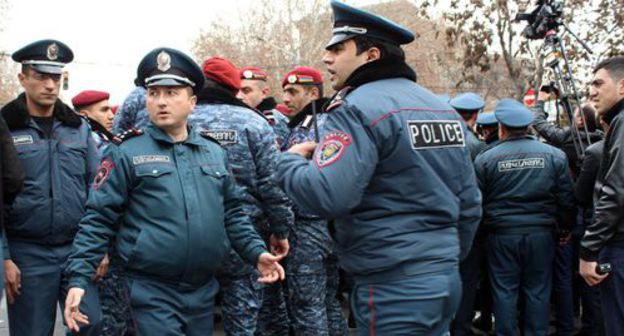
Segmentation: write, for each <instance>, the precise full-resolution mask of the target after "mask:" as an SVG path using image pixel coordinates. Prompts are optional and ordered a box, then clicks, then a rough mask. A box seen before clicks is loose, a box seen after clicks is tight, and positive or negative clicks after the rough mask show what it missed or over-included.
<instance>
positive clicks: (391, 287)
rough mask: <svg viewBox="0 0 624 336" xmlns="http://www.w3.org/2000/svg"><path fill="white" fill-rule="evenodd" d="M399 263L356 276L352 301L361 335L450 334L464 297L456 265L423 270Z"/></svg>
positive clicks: (425, 335) (429, 335) (423, 335)
mask: <svg viewBox="0 0 624 336" xmlns="http://www.w3.org/2000/svg"><path fill="white" fill-rule="evenodd" d="M420 268H421V267H414V266H413V265H409V264H407V265H399V266H396V267H393V269H392V270H390V271H388V272H386V274H376V275H375V276H372V277H371V276H368V277H358V276H355V277H354V279H355V285H354V287H353V289H352V291H351V297H350V303H351V310H352V312H353V316H354V318H355V322H356V324H357V335H359V336H365V335H366V336H374V335H379V336H385V335H393V336H395V335H396V336H402V335H405V336H407V335H410V336H413V335H422V336H441V335H448V334H449V328H450V324H451V320H452V318H453V315H454V314H455V311H456V310H457V308H458V306H459V301H460V299H461V279H460V275H459V270H458V269H457V268H454V269H449V270H445V271H438V272H431V273H424V274H423V273H420V272H422V269H420Z"/></svg>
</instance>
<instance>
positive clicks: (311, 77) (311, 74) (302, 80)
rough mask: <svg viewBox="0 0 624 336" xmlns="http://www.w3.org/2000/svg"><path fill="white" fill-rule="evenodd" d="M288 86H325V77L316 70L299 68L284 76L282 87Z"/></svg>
mask: <svg viewBox="0 0 624 336" xmlns="http://www.w3.org/2000/svg"><path fill="white" fill-rule="evenodd" d="M286 84H303V85H313V84H314V85H316V84H323V76H322V75H321V73H320V72H319V71H318V70H316V69H314V68H308V67H302V66H298V67H296V68H294V69H292V70H290V72H289V73H287V74H286V76H284V79H282V87H284V86H286Z"/></svg>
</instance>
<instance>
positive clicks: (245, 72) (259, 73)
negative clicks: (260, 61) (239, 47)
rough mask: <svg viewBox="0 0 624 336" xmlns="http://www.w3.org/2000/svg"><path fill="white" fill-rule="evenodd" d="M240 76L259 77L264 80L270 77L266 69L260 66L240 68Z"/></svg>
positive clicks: (245, 77)
mask: <svg viewBox="0 0 624 336" xmlns="http://www.w3.org/2000/svg"><path fill="white" fill-rule="evenodd" d="M240 76H241V79H257V80H262V81H266V80H267V77H268V75H267V73H266V71H264V70H262V68H259V67H246V68H242V69H240Z"/></svg>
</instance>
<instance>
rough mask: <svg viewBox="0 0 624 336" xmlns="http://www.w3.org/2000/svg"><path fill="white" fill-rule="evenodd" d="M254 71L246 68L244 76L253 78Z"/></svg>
mask: <svg viewBox="0 0 624 336" xmlns="http://www.w3.org/2000/svg"><path fill="white" fill-rule="evenodd" d="M253 76H254V75H253V72H251V70H245V71H243V77H245V78H246V79H252V78H253Z"/></svg>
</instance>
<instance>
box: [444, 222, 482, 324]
mask: <svg viewBox="0 0 624 336" xmlns="http://www.w3.org/2000/svg"><path fill="white" fill-rule="evenodd" d="M486 238H487V236H486V234H485V233H484V232H482V231H479V232H478V233H477V236H476V237H475V240H474V242H473V244H472V248H471V249H470V252H469V253H468V255H467V256H466V258H465V259H464V260H463V261H462V262H461V263H460V266H459V272H460V275H461V279H462V298H461V301H460V305H459V308H458V309H457V313H456V314H455V319H454V320H453V323H452V327H451V332H452V334H453V336H470V335H472V319H473V317H474V312H475V301H476V298H477V291H478V290H481V302H480V304H481V313H482V316H483V318H486V319H491V316H490V315H489V312H488V313H485V314H484V311H485V310H489V307H487V308H488V309H485V308H484V307H485V306H487V305H488V304H489V303H490V301H491V300H490V298H491V297H490V286H489V279H487V260H486V253H485V252H486ZM486 284H487V285H486ZM484 315H485V316H484Z"/></svg>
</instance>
